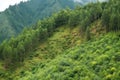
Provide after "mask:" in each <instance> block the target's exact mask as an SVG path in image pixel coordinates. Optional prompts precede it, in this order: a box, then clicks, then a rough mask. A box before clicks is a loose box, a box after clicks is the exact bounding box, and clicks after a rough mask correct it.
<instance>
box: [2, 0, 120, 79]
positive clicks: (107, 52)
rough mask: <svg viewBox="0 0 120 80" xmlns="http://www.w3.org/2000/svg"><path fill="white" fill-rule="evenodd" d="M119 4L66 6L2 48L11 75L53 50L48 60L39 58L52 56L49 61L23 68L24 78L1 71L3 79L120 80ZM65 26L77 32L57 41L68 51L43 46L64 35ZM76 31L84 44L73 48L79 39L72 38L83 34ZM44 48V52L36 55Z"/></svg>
mask: <svg viewBox="0 0 120 80" xmlns="http://www.w3.org/2000/svg"><path fill="white" fill-rule="evenodd" d="M119 4H120V1H119V0H109V1H108V2H102V3H100V2H97V3H89V4H87V5H85V6H77V7H76V8H75V9H70V8H66V9H63V10H61V11H59V12H58V13H54V14H52V16H49V17H47V18H44V19H43V20H39V21H38V22H36V24H34V25H31V27H29V28H25V29H24V30H23V31H22V32H21V33H20V34H19V35H18V36H17V37H12V38H10V39H9V40H4V41H3V42H2V43H1V45H0V60H1V61H2V62H3V67H4V69H5V70H10V72H11V70H13V69H16V68H18V66H20V65H22V63H24V62H25V61H26V59H28V58H31V57H32V58H33V56H35V57H38V55H40V54H42V52H44V53H46V52H45V51H47V50H48V49H50V50H48V52H49V53H47V54H46V55H45V54H43V55H45V56H39V57H43V58H44V57H47V56H48V57H47V58H44V59H48V62H44V61H43V62H42V61H41V63H39V64H37V65H34V64H33V65H34V66H32V68H31V70H29V71H23V70H24V69H23V70H22V71H21V72H20V73H18V74H19V75H20V76H16V75H15V74H10V72H8V73H7V74H5V72H4V71H3V72H2V71H1V72H0V77H1V78H2V79H3V80H4V77H6V78H5V79H7V80H11V79H12V80H50V79H52V80H119V79H120V77H119V76H120V71H119V69H120V67H119V65H120V50H119V48H120V23H119V22H120V6H119ZM61 27H64V28H69V29H70V32H71V34H70V33H69V34H70V35H69V37H67V38H66V36H65V35H64V36H63V37H64V38H66V40H64V42H63V40H62V42H60V41H57V43H61V46H62V49H61V48H59V47H61V46H59V47H58V45H56V46H55V44H54V45H53V43H52V44H49V45H48V47H46V48H44V49H42V48H38V46H39V45H42V44H43V43H45V42H47V41H49V38H51V37H53V35H54V34H55V33H56V32H59V30H60V29H61ZM75 28H77V30H78V32H77V33H78V34H79V37H80V40H81V42H80V43H79V44H77V43H76V45H78V46H76V45H73V44H72V43H74V42H75V41H71V39H72V40H73V39H74V38H71V37H73V36H78V35H77V34H76V33H75V32H72V30H74V29H75ZM63 32H64V29H63ZM62 34H63V33H60V34H59V35H62ZM59 35H57V36H59ZM60 39H61V38H58V39H57V40H60ZM77 39H79V38H78V37H76V38H75V40H77ZM65 41H67V42H65ZM54 42H55V41H54ZM50 45H53V46H50ZM54 47H57V50H58V51H57V50H56V48H54ZM39 49H40V50H41V52H39V54H35V52H37V51H39ZM52 49H53V50H52ZM60 51H62V52H60ZM41 60H42V59H41ZM59 74H60V75H59ZM9 75H12V76H9Z"/></svg>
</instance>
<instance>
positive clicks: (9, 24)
mask: <svg viewBox="0 0 120 80" xmlns="http://www.w3.org/2000/svg"><path fill="white" fill-rule="evenodd" d="M74 5H75V3H74V2H73V1H72V0H52V1H51V0H30V1H28V2H25V3H24V2H21V3H20V4H18V5H15V6H10V7H9V8H8V9H7V10H5V11H4V12H2V13H1V14H0V32H1V33H0V41H2V40H4V39H6V38H9V37H11V36H15V35H17V34H18V33H20V32H21V30H22V29H23V28H24V27H26V26H28V25H31V24H33V23H35V22H36V21H37V20H39V19H43V18H45V17H49V16H50V15H51V14H52V13H55V12H57V11H59V10H61V9H65V8H66V7H69V8H72V9H73V8H74ZM4 29H5V31H3V30H4Z"/></svg>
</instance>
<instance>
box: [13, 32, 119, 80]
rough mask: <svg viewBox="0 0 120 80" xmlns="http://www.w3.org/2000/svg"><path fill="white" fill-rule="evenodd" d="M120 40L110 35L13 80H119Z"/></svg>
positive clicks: (36, 67) (114, 35) (88, 43)
mask: <svg viewBox="0 0 120 80" xmlns="http://www.w3.org/2000/svg"><path fill="white" fill-rule="evenodd" d="M119 46H120V38H119V36H118V35H116V34H113V33H109V34H107V35H105V36H101V37H100V38H98V39H96V40H93V41H89V42H86V43H83V44H81V45H80V46H76V47H74V48H71V49H68V50H67V51H65V52H64V54H63V55H61V56H60V55H59V56H58V57H56V58H55V59H53V60H52V61H50V62H46V63H39V64H37V65H36V66H34V67H33V68H32V70H30V71H24V72H23V73H22V74H21V77H19V78H16V79H15V80H35V79H36V80H51V79H52V80H66V79H67V80H80V79H81V80H101V79H102V80H119V79H120V77H119V75H120V71H119V69H120V66H119V65H120V62H119V61H120V58H119V55H120V50H119Z"/></svg>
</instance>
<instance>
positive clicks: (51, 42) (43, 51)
mask: <svg viewBox="0 0 120 80" xmlns="http://www.w3.org/2000/svg"><path fill="white" fill-rule="evenodd" d="M81 40H82V39H81V37H80V33H79V27H75V28H73V29H71V28H70V27H69V26H67V25H66V26H61V27H59V28H57V29H56V30H55V32H54V34H53V35H52V36H51V37H50V38H48V39H47V40H46V41H44V42H43V43H41V44H40V45H39V46H38V47H37V48H36V49H35V50H34V51H33V52H30V53H32V54H31V55H30V56H29V57H27V58H26V59H25V60H24V62H23V64H22V65H20V66H19V67H18V68H17V69H16V70H15V69H14V70H13V71H12V72H11V71H10V72H9V71H5V70H4V69H3V68H2V67H0V71H1V72H0V79H3V80H7V79H12V80H14V79H17V77H19V76H22V74H24V71H29V70H32V69H33V68H34V67H35V65H38V64H45V63H47V62H49V61H51V60H52V59H54V58H55V57H56V56H58V55H61V54H64V53H63V52H64V51H65V50H67V49H69V48H72V47H74V46H77V45H79V44H80V43H81ZM2 64H3V63H1V65H0V66H2ZM11 73H12V74H11ZM17 75H19V76H17ZM24 80H26V79H24Z"/></svg>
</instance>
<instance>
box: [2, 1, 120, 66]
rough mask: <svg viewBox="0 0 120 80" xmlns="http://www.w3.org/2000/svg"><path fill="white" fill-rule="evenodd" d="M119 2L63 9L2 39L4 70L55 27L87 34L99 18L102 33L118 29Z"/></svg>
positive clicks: (13, 64) (33, 48)
mask: <svg viewBox="0 0 120 80" xmlns="http://www.w3.org/2000/svg"><path fill="white" fill-rule="evenodd" d="M119 4H120V1H119V0H110V1H109V2H103V3H99V2H98V3H90V4H88V5H86V6H83V7H76V8H75V9H74V10H71V9H68V8H67V9H64V10H62V11H60V12H58V13H56V14H53V15H52V16H51V17H49V18H45V19H43V20H40V21H38V22H37V23H36V24H35V25H32V26H31V28H26V29H24V30H23V31H22V33H21V34H19V35H18V36H17V37H12V38H11V39H9V40H4V41H3V42H2V43H1V45H0V59H1V60H3V61H4V62H5V65H4V66H5V68H8V67H9V66H15V65H16V63H19V62H23V61H24V59H25V58H26V57H27V56H29V54H31V52H32V51H33V50H35V49H36V48H35V47H36V46H37V44H40V43H42V42H44V41H45V40H46V39H47V38H48V37H50V36H51V35H52V34H53V33H54V31H55V29H56V28H57V27H60V26H62V25H69V26H70V27H71V28H72V27H74V26H80V33H81V34H82V33H83V34H84V33H86V32H88V31H89V25H90V24H91V23H93V22H94V21H96V20H98V19H100V20H101V21H102V24H103V26H104V27H105V28H106V30H107V31H108V32H109V31H114V32H116V31H119V30H120V26H119V25H120V23H119V22H120V6H119Z"/></svg>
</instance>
